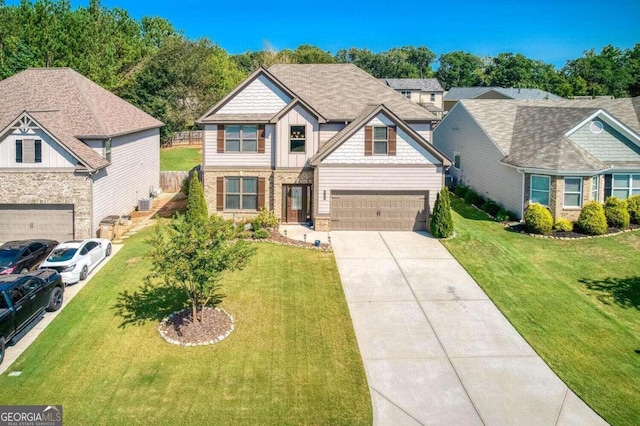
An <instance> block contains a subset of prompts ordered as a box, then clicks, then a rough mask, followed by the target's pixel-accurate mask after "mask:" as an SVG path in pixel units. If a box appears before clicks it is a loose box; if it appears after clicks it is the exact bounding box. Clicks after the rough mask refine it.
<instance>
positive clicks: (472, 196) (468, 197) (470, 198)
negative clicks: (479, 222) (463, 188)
mask: <svg viewBox="0 0 640 426" xmlns="http://www.w3.org/2000/svg"><path fill="white" fill-rule="evenodd" d="M464 202H465V203H467V204H473V205H474V206H477V205H478V204H480V206H482V204H484V200H483V199H482V197H481V196H480V194H478V193H477V192H476V191H474V190H473V189H470V188H469V189H467V192H466V194H464Z"/></svg>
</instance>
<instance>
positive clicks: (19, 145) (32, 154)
mask: <svg viewBox="0 0 640 426" xmlns="http://www.w3.org/2000/svg"><path fill="white" fill-rule="evenodd" d="M16 163H42V141H41V140H40V139H18V140H16Z"/></svg>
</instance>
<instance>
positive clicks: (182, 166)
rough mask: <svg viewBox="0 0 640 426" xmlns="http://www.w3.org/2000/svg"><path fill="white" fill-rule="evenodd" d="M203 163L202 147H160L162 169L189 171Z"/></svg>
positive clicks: (163, 170) (164, 170)
mask: <svg viewBox="0 0 640 426" xmlns="http://www.w3.org/2000/svg"><path fill="white" fill-rule="evenodd" d="M201 163H202V148H193V147H175V148H162V149H160V171H162V172H166V171H189V170H191V169H193V168H194V167H195V166H197V165H198V164H201Z"/></svg>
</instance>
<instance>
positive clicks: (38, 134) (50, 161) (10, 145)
mask: <svg viewBox="0 0 640 426" xmlns="http://www.w3.org/2000/svg"><path fill="white" fill-rule="evenodd" d="M24 139H39V140H41V141H42V162H41V163H16V140H24ZM76 162H77V160H76V159H75V158H74V157H73V156H72V155H71V154H69V153H68V152H67V151H66V150H65V149H64V148H62V147H61V146H60V145H59V144H58V143H57V142H55V141H54V140H53V139H51V138H50V137H49V136H48V135H47V134H46V133H44V132H43V131H42V130H40V129H35V130H34V129H30V130H29V131H28V132H27V133H22V132H21V131H20V130H16V131H15V132H13V133H11V134H9V135H8V136H7V137H6V138H5V139H4V140H2V141H0V167H4V168H27V169H33V168H42V169H51V168H61V167H62V168H69V167H75V165H76Z"/></svg>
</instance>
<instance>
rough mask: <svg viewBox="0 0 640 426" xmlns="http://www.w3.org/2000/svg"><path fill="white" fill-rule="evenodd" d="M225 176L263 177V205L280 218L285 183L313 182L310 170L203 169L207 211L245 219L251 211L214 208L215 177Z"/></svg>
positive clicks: (252, 214)
mask: <svg viewBox="0 0 640 426" xmlns="http://www.w3.org/2000/svg"><path fill="white" fill-rule="evenodd" d="M220 176H222V177H225V176H247V177H264V178H265V207H266V208H268V209H269V210H273V212H274V214H275V216H276V217H277V218H278V219H281V220H282V217H283V211H282V208H283V199H282V195H283V191H282V185H285V184H295V183H299V184H313V171H312V170H243V171H242V172H240V171H239V170H238V169H215V170H212V169H206V168H205V170H204V177H203V181H204V196H205V200H206V201H207V206H208V207H209V213H210V214H213V213H218V214H221V215H222V217H224V218H225V219H233V220H245V219H250V218H252V217H254V216H255V215H256V214H257V212H256V213H253V212H242V211H236V212H224V211H217V210H216V207H217V206H216V203H217V178H218V177H220Z"/></svg>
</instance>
